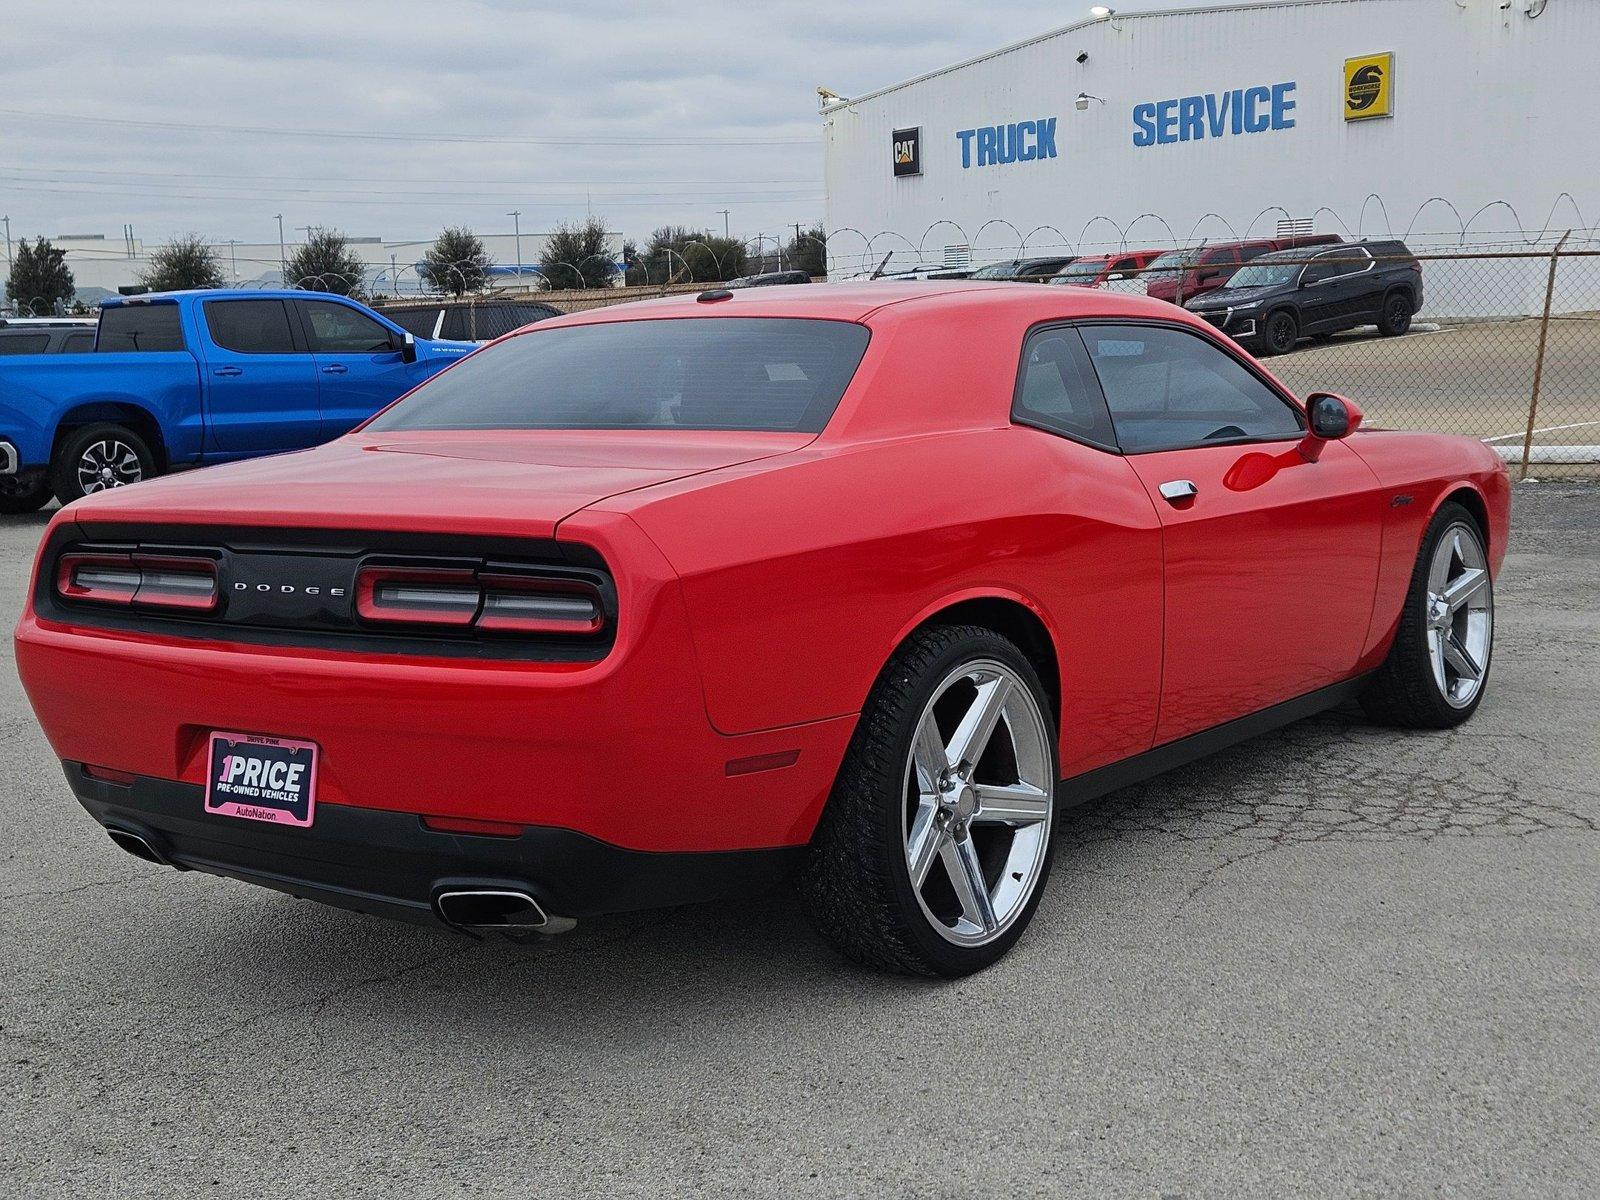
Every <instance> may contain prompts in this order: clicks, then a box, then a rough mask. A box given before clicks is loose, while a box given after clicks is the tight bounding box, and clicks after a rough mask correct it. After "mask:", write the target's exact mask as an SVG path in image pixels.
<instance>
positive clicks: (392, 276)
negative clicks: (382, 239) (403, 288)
mask: <svg viewBox="0 0 1600 1200" xmlns="http://www.w3.org/2000/svg"><path fill="white" fill-rule="evenodd" d="M394 260H395V256H394V255H392V254H391V255H389V282H390V283H392V284H394V298H395V299H396V300H398V299H400V268H399V267H397V266H395V261H394Z"/></svg>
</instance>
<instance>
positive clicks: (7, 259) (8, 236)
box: [4, 217, 11, 270]
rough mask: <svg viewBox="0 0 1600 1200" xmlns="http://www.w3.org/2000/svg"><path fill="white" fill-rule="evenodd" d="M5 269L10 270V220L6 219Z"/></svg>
mask: <svg viewBox="0 0 1600 1200" xmlns="http://www.w3.org/2000/svg"><path fill="white" fill-rule="evenodd" d="M4 219H5V223H6V269H7V270H9V269H10V268H11V218H10V217H6V218H4Z"/></svg>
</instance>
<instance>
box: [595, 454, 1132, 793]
mask: <svg viewBox="0 0 1600 1200" xmlns="http://www.w3.org/2000/svg"><path fill="white" fill-rule="evenodd" d="M737 472H738V469H737V468H736V469H735V472H734V473H733V477H727V476H728V475H729V473H727V472H724V473H721V474H722V475H723V476H724V478H722V479H721V480H720V481H719V482H718V483H716V484H715V486H702V487H695V486H693V484H692V482H691V483H689V484H686V485H684V486H683V487H682V488H681V489H679V490H678V492H677V494H674V495H667V496H659V497H656V498H652V499H649V500H647V501H641V500H639V499H638V497H634V498H632V499H631V500H630V498H629V497H614V498H613V499H612V500H610V501H606V502H603V504H602V506H601V507H611V506H620V507H626V508H631V510H632V515H633V517H634V519H635V520H636V521H637V522H638V523H639V524H640V526H641V527H642V528H643V529H644V530H645V532H646V533H647V534H648V535H649V536H650V538H651V539H652V540H653V541H654V542H655V543H656V544H657V545H658V546H659V547H660V548H661V550H662V551H663V553H664V554H665V555H666V557H667V559H668V561H669V562H671V564H672V565H673V567H674V568H675V569H676V570H677V572H678V573H679V575H680V577H681V579H682V587H683V591H684V597H685V601H686V603H687V605H688V608H689V612H690V620H691V626H692V629H693V634H694V640H695V645H696V651H697V657H698V660H699V665H700V669H701V673H702V677H703V679H704V686H705V693H706V707H707V711H708V713H709V715H710V718H711V721H712V724H713V725H714V726H715V727H716V728H717V729H718V730H720V731H722V732H724V733H745V732H750V731H754V730H760V729H768V728H774V727H778V726H784V725H793V724H799V723H802V722H810V721H818V720H823V719H826V718H829V717H835V716H840V715H845V714H851V713H856V712H859V711H860V709H861V708H862V706H863V705H864V703H865V702H866V698H867V694H868V693H869V691H870V690H871V688H872V685H873V682H874V681H875V680H876V678H877V676H878V673H879V671H880V670H881V669H882V668H883V666H884V664H885V662H886V661H887V660H888V658H889V656H890V654H891V653H892V652H893V650H894V648H895V647H896V646H897V645H898V644H899V643H900V642H901V641H902V640H903V639H904V638H905V637H906V636H907V635H908V634H909V633H910V632H911V631H912V630H913V629H914V628H915V627H916V625H917V624H918V623H920V622H921V621H923V620H924V619H926V618H927V617H929V616H930V615H932V614H934V613H936V612H937V611H938V610H939V609H941V608H944V607H947V606H948V605H949V604H951V603H954V602H958V601H961V600H965V599H971V598H977V597H1002V598H1007V599H1012V600H1015V601H1017V602H1019V603H1021V604H1023V605H1024V606H1026V607H1027V608H1029V609H1031V610H1032V611H1033V612H1034V613H1035V614H1036V615H1037V616H1039V618H1040V619H1041V621H1042V622H1043V623H1044V625H1045V627H1046V629H1047V630H1048V631H1049V632H1050V634H1051V637H1052V639H1053V640H1054V642H1055V646H1056V652H1057V657H1058V659H1059V662H1060V664H1061V671H1060V675H1061V678H1060V685H1061V692H1062V696H1063V705H1062V714H1061V716H1062V720H1061V724H1062V731H1063V736H1062V771H1063V773H1064V774H1074V773H1076V772H1078V771H1082V770H1088V769H1091V768H1092V767H1094V766H1098V765H1101V764H1102V763H1105V762H1109V761H1112V760H1114V759H1117V758H1121V757H1124V756H1126V755H1128V754H1133V753H1137V752H1139V751H1142V750H1145V749H1147V748H1148V747H1149V745H1150V743H1151V740H1152V738H1153V735H1154V726H1155V717H1156V710H1157V705H1158V701H1159V691H1160V669H1161V619H1162V617H1161V582H1160V571H1161V533H1160V526H1159V523H1158V521H1157V518H1156V514H1155V511H1154V508H1153V506H1152V504H1151V502H1150V500H1149V497H1148V496H1147V495H1146V494H1145V493H1144V491H1143V489H1142V488H1140V487H1139V485H1138V481H1137V479H1136V478H1135V477H1134V476H1133V473H1132V471H1131V469H1130V468H1129V467H1128V464H1127V463H1126V462H1125V461H1124V460H1123V459H1121V458H1119V457H1117V456H1115V455H1109V454H1104V453H1101V452H1099V451H1095V450H1091V449H1089V448H1087V447H1084V446H1080V445H1077V444H1076V443H1072V442H1069V441H1066V440H1065V439H1062V438H1058V437H1055V436H1054V435H1052V434H1048V433H1044V432H1041V431H1038V430H1034V429H1029V428H1024V427H1012V426H1009V425H1008V426H1005V427H1002V428H997V429H988V430H973V431H967V432H957V433H947V434H930V435H925V436H920V437H906V438H902V439H895V440H890V441H885V442H881V443H877V444H869V445H854V446H842V447H837V448H830V447H827V446H824V445H821V444H818V445H816V446H814V447H813V448H811V449H810V450H807V451H802V452H799V453H796V454H793V455H790V456H787V457H786V458H783V459H780V460H777V465H776V466H765V467H764V468H752V469H750V470H749V471H748V472H747V473H745V474H743V475H742V476H739V475H738V474H737ZM666 490H669V491H670V490H672V489H671V487H670V486H669V488H668V489H666Z"/></svg>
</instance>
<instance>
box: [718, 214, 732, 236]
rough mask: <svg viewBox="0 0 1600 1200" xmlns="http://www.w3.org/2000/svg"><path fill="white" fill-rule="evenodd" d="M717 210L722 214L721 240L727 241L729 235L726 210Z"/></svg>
mask: <svg viewBox="0 0 1600 1200" xmlns="http://www.w3.org/2000/svg"><path fill="white" fill-rule="evenodd" d="M717 211H718V212H719V213H721V214H722V240H723V241H727V240H728V238H729V236H730V234H729V233H728V210H727V209H725V208H719V209H717Z"/></svg>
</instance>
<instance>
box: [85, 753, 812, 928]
mask: <svg viewBox="0 0 1600 1200" xmlns="http://www.w3.org/2000/svg"><path fill="white" fill-rule="evenodd" d="M63 765H64V767H65V769H66V775H67V782H68V783H69V784H70V785H71V787H72V791H73V793H74V794H75V795H76V796H77V798H78V800H79V802H80V803H81V804H82V805H83V807H84V808H86V809H87V810H88V811H89V814H90V815H91V816H93V817H94V819H95V820H97V821H99V822H100V824H102V825H104V826H106V827H107V828H110V829H119V830H124V831H127V832H131V833H135V834H138V835H139V836H140V837H141V838H143V839H144V841H145V842H147V843H148V844H149V845H150V846H151V848H152V849H154V850H155V851H156V852H157V853H158V854H160V855H161V857H162V858H163V859H165V860H166V862H167V863H169V864H170V865H172V866H174V867H177V868H179V869H180V870H196V871H205V872H208V873H210V874H213V875H223V876H228V877H230V878H234V879H241V880H244V881H245V882H248V883H255V884H260V885H262V886H264V887H269V888H273V889H275V890H277V891H281V892H287V893H289V894H291V895H295V896H301V897H304V898H306V899H310V900H317V901H320V902H322V903H324V904H332V905H335V906H337V907H339V908H347V909H352V910H355V911H357V912H365V913H372V914H374V915H378V916H385V917H394V918H399V919H401V920H408V921H415V922H421V923H431V922H435V921H437V920H438V919H439V918H438V916H437V912H436V909H435V907H434V898H435V897H436V896H437V895H438V894H439V893H440V892H441V891H447V890H451V889H455V888H461V887H474V888H482V887H503V888H509V889H514V890H517V891H525V892H527V893H529V894H530V895H532V896H533V897H534V898H535V899H537V900H538V901H539V903H540V904H541V905H542V906H543V907H544V908H545V910H546V911H547V912H549V913H551V914H554V915H560V916H564V917H580V918H581V917H590V916H596V915H599V914H601V913H609V912H623V911H629V910H633V909H641V908H655V907H662V906H667V905H674V904H687V903H693V902H697V901H704V900H716V899H722V898H727V897H730V896H738V895H748V894H750V893H753V892H758V891H761V890H763V889H764V888H767V887H770V886H772V885H773V884H775V883H777V882H779V881H780V880H781V879H782V878H783V877H784V876H785V875H786V874H787V873H788V872H789V871H790V870H792V869H793V868H794V866H795V865H796V864H797V863H798V861H799V856H800V855H801V854H802V853H803V847H785V848H780V849H770V850H744V851H725V852H712V853H653V852H649V851H639V850H627V849H624V848H622V847H620V846H615V845H611V844H609V843H607V842H603V841H600V840H598V839H596V838H592V837H588V836H585V835H584V834H581V833H576V832H574V831H572V830H569V829H555V828H546V827H539V826H530V827H528V828H526V829H524V831H523V833H522V834H521V836H519V837H480V836H470V835H464V834H455V833H439V832H435V831H433V830H430V829H427V828H425V827H424V826H423V825H422V822H421V821H420V820H419V819H418V818H417V817H416V816H415V815H413V814H409V813H401V812H384V811H379V810H375V809H361V808H352V807H349V806H346V805H337V804H323V805H319V806H318V808H317V815H316V822H315V824H313V825H312V826H311V827H310V828H307V829H292V830H291V829H285V828H279V827H275V826H272V825H267V824H262V823H260V822H256V821H246V820H240V819H238V818H235V817H223V816H217V815H214V814H211V813H207V812H205V811H203V803H202V797H201V788H200V786H199V785H198V784H188V783H177V782H173V781H170V780H164V779H150V778H144V777H138V778H135V780H134V782H133V783H132V784H131V785H126V786H125V785H122V784H115V783H108V782H104V781H102V780H99V779H93V778H90V777H89V776H88V775H86V774H85V773H84V770H83V767H82V765H81V764H79V763H74V762H67V763H64V764H63Z"/></svg>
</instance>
